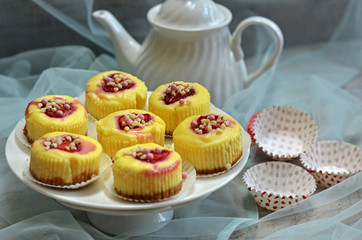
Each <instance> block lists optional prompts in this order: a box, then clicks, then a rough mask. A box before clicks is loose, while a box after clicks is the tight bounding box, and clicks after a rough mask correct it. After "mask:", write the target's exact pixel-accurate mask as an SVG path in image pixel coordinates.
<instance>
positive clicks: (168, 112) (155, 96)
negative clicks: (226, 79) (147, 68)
mask: <svg viewBox="0 0 362 240" xmlns="http://www.w3.org/2000/svg"><path fill="white" fill-rule="evenodd" d="M148 109H149V111H150V112H153V113H155V114H156V115H157V116H159V117H161V118H162V119H163V120H164V121H165V123H166V135H172V133H173V131H174V130H175V128H176V126H177V125H178V124H179V123H180V122H181V121H182V120H184V119H185V118H187V117H189V116H192V115H196V114H200V115H203V114H208V113H209V112H210V94H209V92H208V91H207V89H206V88H204V87H203V86H202V85H200V84H198V83H188V82H181V81H179V82H173V83H169V84H164V85H161V86H159V87H158V88H157V89H156V90H155V91H154V92H153V93H152V94H151V95H150V97H149V100H148Z"/></svg>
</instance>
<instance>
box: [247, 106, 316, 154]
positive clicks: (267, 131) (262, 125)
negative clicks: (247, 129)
mask: <svg viewBox="0 0 362 240" xmlns="http://www.w3.org/2000/svg"><path fill="white" fill-rule="evenodd" d="M253 131H254V133H255V136H254V138H255V142H256V144H257V145H258V146H259V148H260V149H261V150H262V151H263V152H264V153H265V154H266V155H268V156H269V157H271V158H273V159H275V160H291V159H293V158H296V157H298V156H300V155H301V153H302V152H303V151H305V149H307V148H309V146H310V145H311V144H312V143H314V142H315V141H316V139H317V135H318V128H317V124H316V122H315V121H314V120H313V118H312V117H311V116H310V115H309V114H307V113H305V112H303V111H302V110H300V109H298V108H295V107H293V106H272V107H269V108H266V109H264V110H263V111H262V112H260V113H259V114H258V115H257V117H256V118H255V122H254V127H253Z"/></svg>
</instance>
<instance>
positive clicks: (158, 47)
mask: <svg viewBox="0 0 362 240" xmlns="http://www.w3.org/2000/svg"><path fill="white" fill-rule="evenodd" d="M93 16H94V17H95V18H96V19H97V20H98V21H99V22H100V23H101V24H103V25H104V26H105V28H106V29H107V31H108V32H109V33H110V35H111V38H112V42H113V45H114V49H115V55H116V58H117V61H118V64H119V66H120V69H121V70H122V71H126V72H129V73H132V74H134V75H136V76H137V77H139V78H140V79H142V80H143V81H145V83H146V85H147V87H148V88H149V90H154V89H155V88H156V87H157V86H159V85H161V84H164V83H169V82H173V81H185V82H198V83H200V84H202V85H203V86H205V87H206V88H207V89H208V90H209V92H210V95H211V101H212V102H213V103H214V104H215V105H216V106H218V107H221V106H222V104H223V103H224V101H225V100H226V99H227V97H229V96H231V95H232V94H234V93H236V92H237V91H239V90H242V89H243V88H244V87H246V86H248V84H250V82H251V81H253V80H254V79H255V78H257V77H258V76H260V75H261V74H262V73H264V72H265V71H267V70H268V69H269V68H271V67H272V66H273V65H274V64H275V62H276V61H277V59H278V57H279V55H280V53H281V50H282V48H283V35H282V33H281V30H280V28H279V27H278V26H277V25H276V24H275V23H274V22H272V21H271V20H269V19H267V18H263V17H257V16H256V17H250V18H247V19H245V20H244V21H242V22H241V23H240V24H239V25H238V26H237V28H236V29H235V32H234V33H233V35H231V34H230V31H229V28H228V24H229V23H230V21H231V18H232V15H231V12H230V11H229V10H228V9H227V8H225V7H224V6H222V5H219V4H215V3H214V2H213V1H211V0H167V1H165V2H164V3H163V4H159V5H156V6H154V7H153V8H151V9H150V10H149V12H148V14H147V17H148V20H149V22H150V24H151V25H152V28H151V30H150V33H149V34H148V36H147V37H146V39H145V41H144V43H143V44H142V45H140V44H139V43H137V42H136V41H135V40H134V39H133V38H132V37H131V36H130V35H129V34H128V33H127V32H126V30H125V29H124V28H123V26H122V25H121V24H120V23H119V22H118V21H117V20H116V18H115V17H114V16H113V15H112V14H111V13H109V12H108V11H105V10H99V11H95V12H94V13H93ZM253 24H259V25H263V26H265V27H267V28H269V29H270V30H271V31H272V32H273V33H274V35H275V38H276V40H277V41H276V42H277V46H276V50H275V52H274V54H273V56H272V57H271V58H270V59H269V60H268V61H267V62H266V63H265V64H263V65H262V66H260V67H259V69H258V70H257V71H255V72H254V73H253V74H250V75H248V73H247V70H246V66H245V63H244V59H243V51H242V49H241V47H240V43H241V34H242V32H243V30H244V29H245V28H247V27H248V26H250V25H253Z"/></svg>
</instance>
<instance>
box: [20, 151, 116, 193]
mask: <svg viewBox="0 0 362 240" xmlns="http://www.w3.org/2000/svg"><path fill="white" fill-rule="evenodd" d="M111 166H112V160H111V159H110V158H109V157H108V155H107V154H105V153H102V156H101V163H100V168H99V174H98V175H93V176H92V178H91V179H89V180H87V181H84V182H81V183H77V184H72V185H52V184H46V183H43V182H41V181H39V180H37V179H35V178H34V177H33V175H32V174H31V173H30V162H29V161H28V160H27V161H25V164H24V170H23V173H24V176H25V177H26V178H27V179H29V180H30V181H32V182H35V183H37V184H40V185H43V186H46V187H52V188H61V189H78V188H81V187H85V186H87V185H88V184H90V183H92V182H94V181H96V180H97V179H98V178H99V176H100V175H101V174H103V173H104V172H105V171H106V170H107V169H110V167H111Z"/></svg>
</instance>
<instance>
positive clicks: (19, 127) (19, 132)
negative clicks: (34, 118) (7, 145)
mask: <svg viewBox="0 0 362 240" xmlns="http://www.w3.org/2000/svg"><path fill="white" fill-rule="evenodd" d="M24 127H25V118H22V119H21V120H20V121H19V122H18V124H16V126H15V135H16V137H17V139H18V140H19V141H20V142H21V143H22V144H24V145H25V146H27V147H28V148H30V147H31V144H30V143H29V141H28V139H27V138H26V136H25V134H24Z"/></svg>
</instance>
